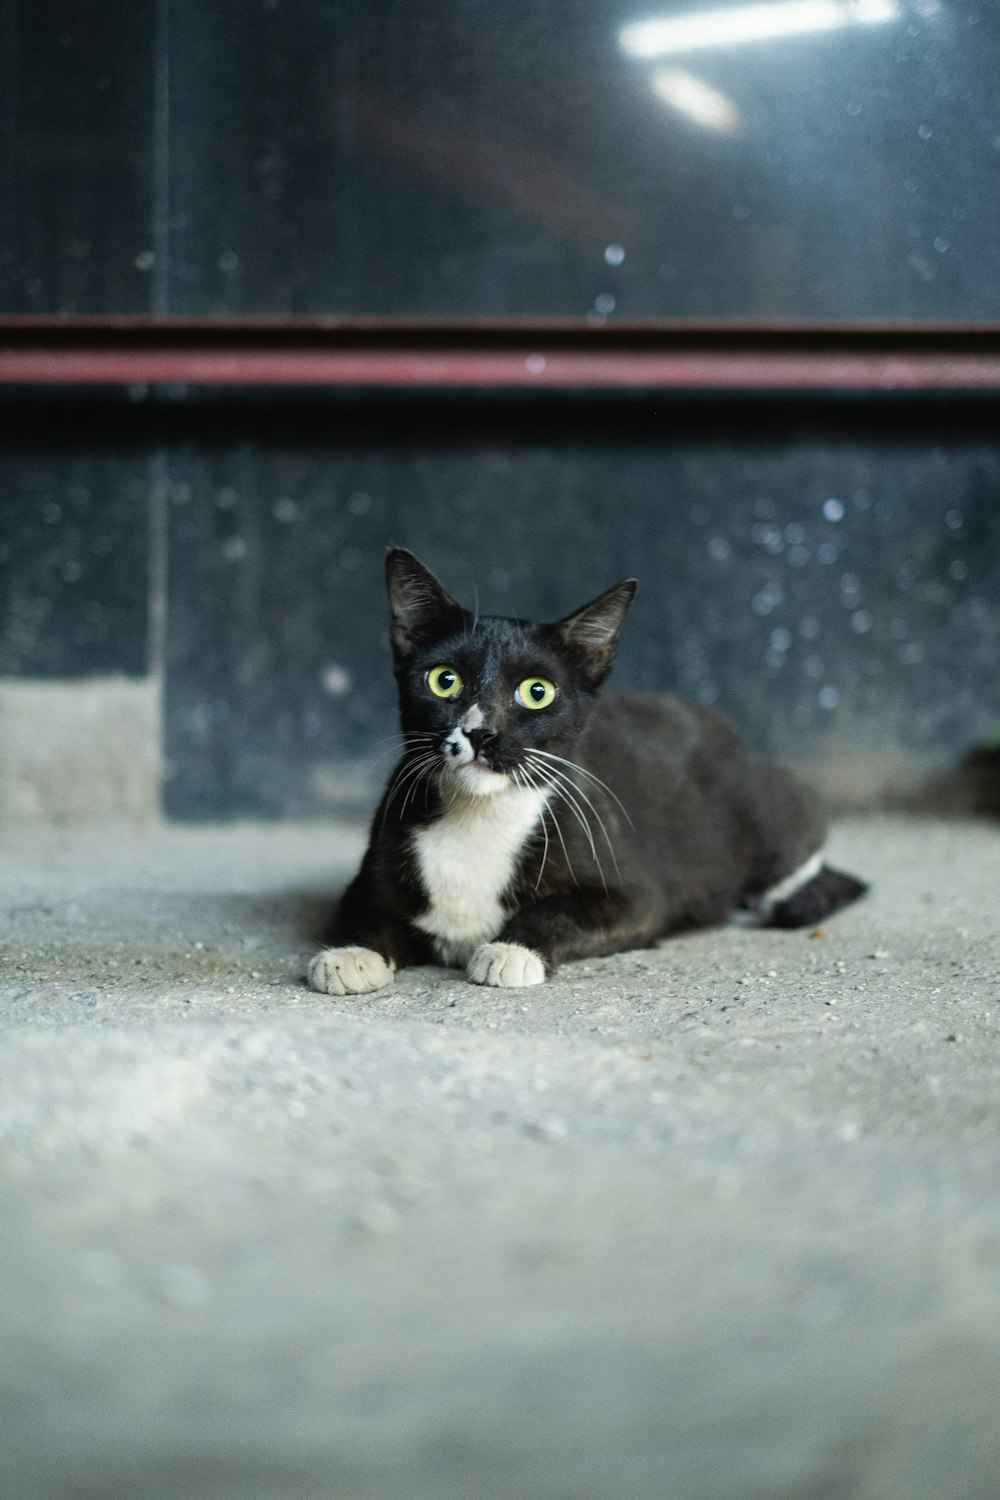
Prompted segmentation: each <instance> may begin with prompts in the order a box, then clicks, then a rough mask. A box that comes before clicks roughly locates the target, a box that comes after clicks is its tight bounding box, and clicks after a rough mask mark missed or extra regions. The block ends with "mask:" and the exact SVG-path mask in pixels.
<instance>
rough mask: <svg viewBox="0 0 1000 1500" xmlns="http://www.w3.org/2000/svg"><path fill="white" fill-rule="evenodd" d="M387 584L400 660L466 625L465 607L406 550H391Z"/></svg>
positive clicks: (393, 646) (388, 557)
mask: <svg viewBox="0 0 1000 1500" xmlns="http://www.w3.org/2000/svg"><path fill="white" fill-rule="evenodd" d="M385 581H386V586H387V588H388V590H389V608H390V610H391V611H392V628H391V639H392V649H393V652H394V654H395V656H396V657H397V658H398V659H399V660H403V661H405V660H406V658H407V657H410V656H412V655H413V653H414V652H415V651H416V650H417V649H418V648H419V647H420V646H421V645H422V644H423V643H424V642H425V641H429V640H433V639H434V637H435V636H441V635H445V634H447V632H448V631H449V630H454V629H457V628H460V627H461V626H462V624H463V623H464V620H465V611H464V610H463V608H462V606H461V605H460V604H459V603H458V602H457V600H455V599H453V598H452V597H451V595H450V594H449V593H448V591H447V589H445V588H443V587H442V585H441V584H440V583H438V581H437V579H436V578H435V577H434V574H433V573H432V572H431V570H430V569H429V568H425V567H424V565H423V563H422V562H420V561H419V559H418V558H416V557H414V555H413V553H412V552H407V550H406V548H405V547H390V549H389V554H388V556H387V557H386V560H385Z"/></svg>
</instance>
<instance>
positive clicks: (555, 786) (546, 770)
mask: <svg viewBox="0 0 1000 1500" xmlns="http://www.w3.org/2000/svg"><path fill="white" fill-rule="evenodd" d="M530 753H531V752H530V751H529V752H528V755H529V756H530ZM534 770H535V771H536V772H537V774H538V775H539V776H540V777H541V778H542V781H543V783H544V784H545V785H546V786H548V787H549V788H550V789H551V790H552V791H553V792H555V794H556V796H557V797H561V798H562V800H563V802H565V804H566V806H567V807H568V808H569V810H570V812H571V813H572V814H573V816H574V817H575V818H576V821H577V822H578V823H579V825H580V827H581V828H582V829H583V834H584V837H585V838H586V840H587V843H588V845H589V846H590V853H591V857H592V858H593V861H594V864H595V865H596V866H597V870H598V873H599V875H600V877H601V884H602V885H603V886H604V890H605V894H606V893H607V889H608V884H607V881H606V880H605V878H604V870H603V869H602V867H601V861H600V859H599V858H598V854H597V846H596V845H595V843H594V836H593V834H592V833H591V830H590V824H589V823H588V822H587V817H586V814H585V813H584V811H583V809H582V808H581V807H580V804H579V803H578V802H577V801H576V799H575V798H574V797H573V795H572V793H571V792H569V791H568V790H567V788H566V786H565V785H564V784H563V783H562V782H561V780H560V779H559V773H558V772H556V771H555V770H554V769H553V768H552V767H551V766H542V765H539V764H537V763H536V764H535V766H534ZM553 819H554V822H555V829H556V833H557V834H558V836H559V842H560V843H561V844H562V848H563V854H564V855H565V856H566V863H567V865H568V866H569V870H570V874H571V875H572V876H573V883H574V884H575V885H577V886H579V884H580V882H579V881H578V880H577V878H576V872H575V871H574V870H573V866H572V862H571V860H570V857H569V853H568V851H567V849H566V842H565V840H564V838H563V833H562V829H561V828H560V826H559V819H558V818H557V817H556V816H555V814H554V813H553Z"/></svg>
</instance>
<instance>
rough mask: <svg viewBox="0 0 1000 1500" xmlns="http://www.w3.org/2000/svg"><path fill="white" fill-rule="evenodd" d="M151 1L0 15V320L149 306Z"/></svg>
mask: <svg viewBox="0 0 1000 1500" xmlns="http://www.w3.org/2000/svg"><path fill="white" fill-rule="evenodd" d="M155 35H156V22H155V7H154V3H153V0H128V3H123V0H113V3H112V0H108V3H105V4H98V5H87V6H81V5H80V4H78V3H73V0H7V3H6V4H5V5H4V6H3V8H2V12H0V311H2V312H7V313H73V312H98V313H132V312H135V313H140V312H149V311H151V310H160V311H163V310H165V309H164V308H162V307H161V308H159V309H156V308H155V305H154V300H153V293H152V287H153V283H154V281H155V278H156V275H157V273H158V271H159V270H162V269H163V267H162V266H159V267H158V266H157V262H156V253H155V252H156V248H157V247H156V245H155V244H154V238H153V228H154V226H153V194H154V173H153V165H152V164H153V137H154V130H155V107H154V66H153V58H154V38H155Z"/></svg>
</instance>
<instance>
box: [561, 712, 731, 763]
mask: <svg viewBox="0 0 1000 1500" xmlns="http://www.w3.org/2000/svg"><path fill="white" fill-rule="evenodd" d="M581 750H582V752H583V757H584V761H585V763H586V762H589V761H591V760H595V761H600V762H601V763H602V764H603V765H604V766H605V767H606V768H607V769H610V770H613V769H614V767H615V766H616V765H617V766H621V767H622V768H624V767H625V766H626V765H630V764H636V765H638V766H643V765H647V766H649V767H650V769H652V770H656V769H658V770H659V771H660V772H661V773H665V774H668V775H671V776H673V775H686V774H688V773H689V772H690V771H691V770H692V769H693V767H694V766H695V764H698V765H701V766H703V767H705V768H706V769H708V768H710V766H711V763H712V761H713V759H717V760H718V761H719V763H720V765H721V763H722V762H723V761H730V762H731V758H732V757H733V755H734V754H736V755H739V756H742V755H750V754H752V752H751V751H750V750H749V747H748V746H747V745H746V743H745V741H744V740H742V739H741V737H740V735H739V734H738V733H737V731H736V729H735V728H734V727H733V725H732V724H730V722H729V720H728V719H726V718H724V717H723V716H722V714H719V713H716V712H715V711H714V710H713V709H710V708H705V707H703V706H702V705H701V704H699V703H686V702H684V701H683V700H682V699H680V698H675V697H674V696H673V695H672V694H669V693H608V694H607V695H606V696H605V697H603V698H600V699H599V700H598V702H597V703H596V704H595V705H594V710H593V712H592V714H591V717H590V720H589V722H588V725H587V730H586V733H585V735H584V738H583V742H582V745H581Z"/></svg>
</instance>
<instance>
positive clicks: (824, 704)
mask: <svg viewBox="0 0 1000 1500" xmlns="http://www.w3.org/2000/svg"><path fill="white" fill-rule="evenodd" d="M839 702H840V694H839V693H838V692H837V689H836V688H835V687H831V686H830V685H829V684H828V685H827V686H826V687H821V688H820V690H819V706H820V708H825V709H834V708H836V707H837V704H838V703H839Z"/></svg>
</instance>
